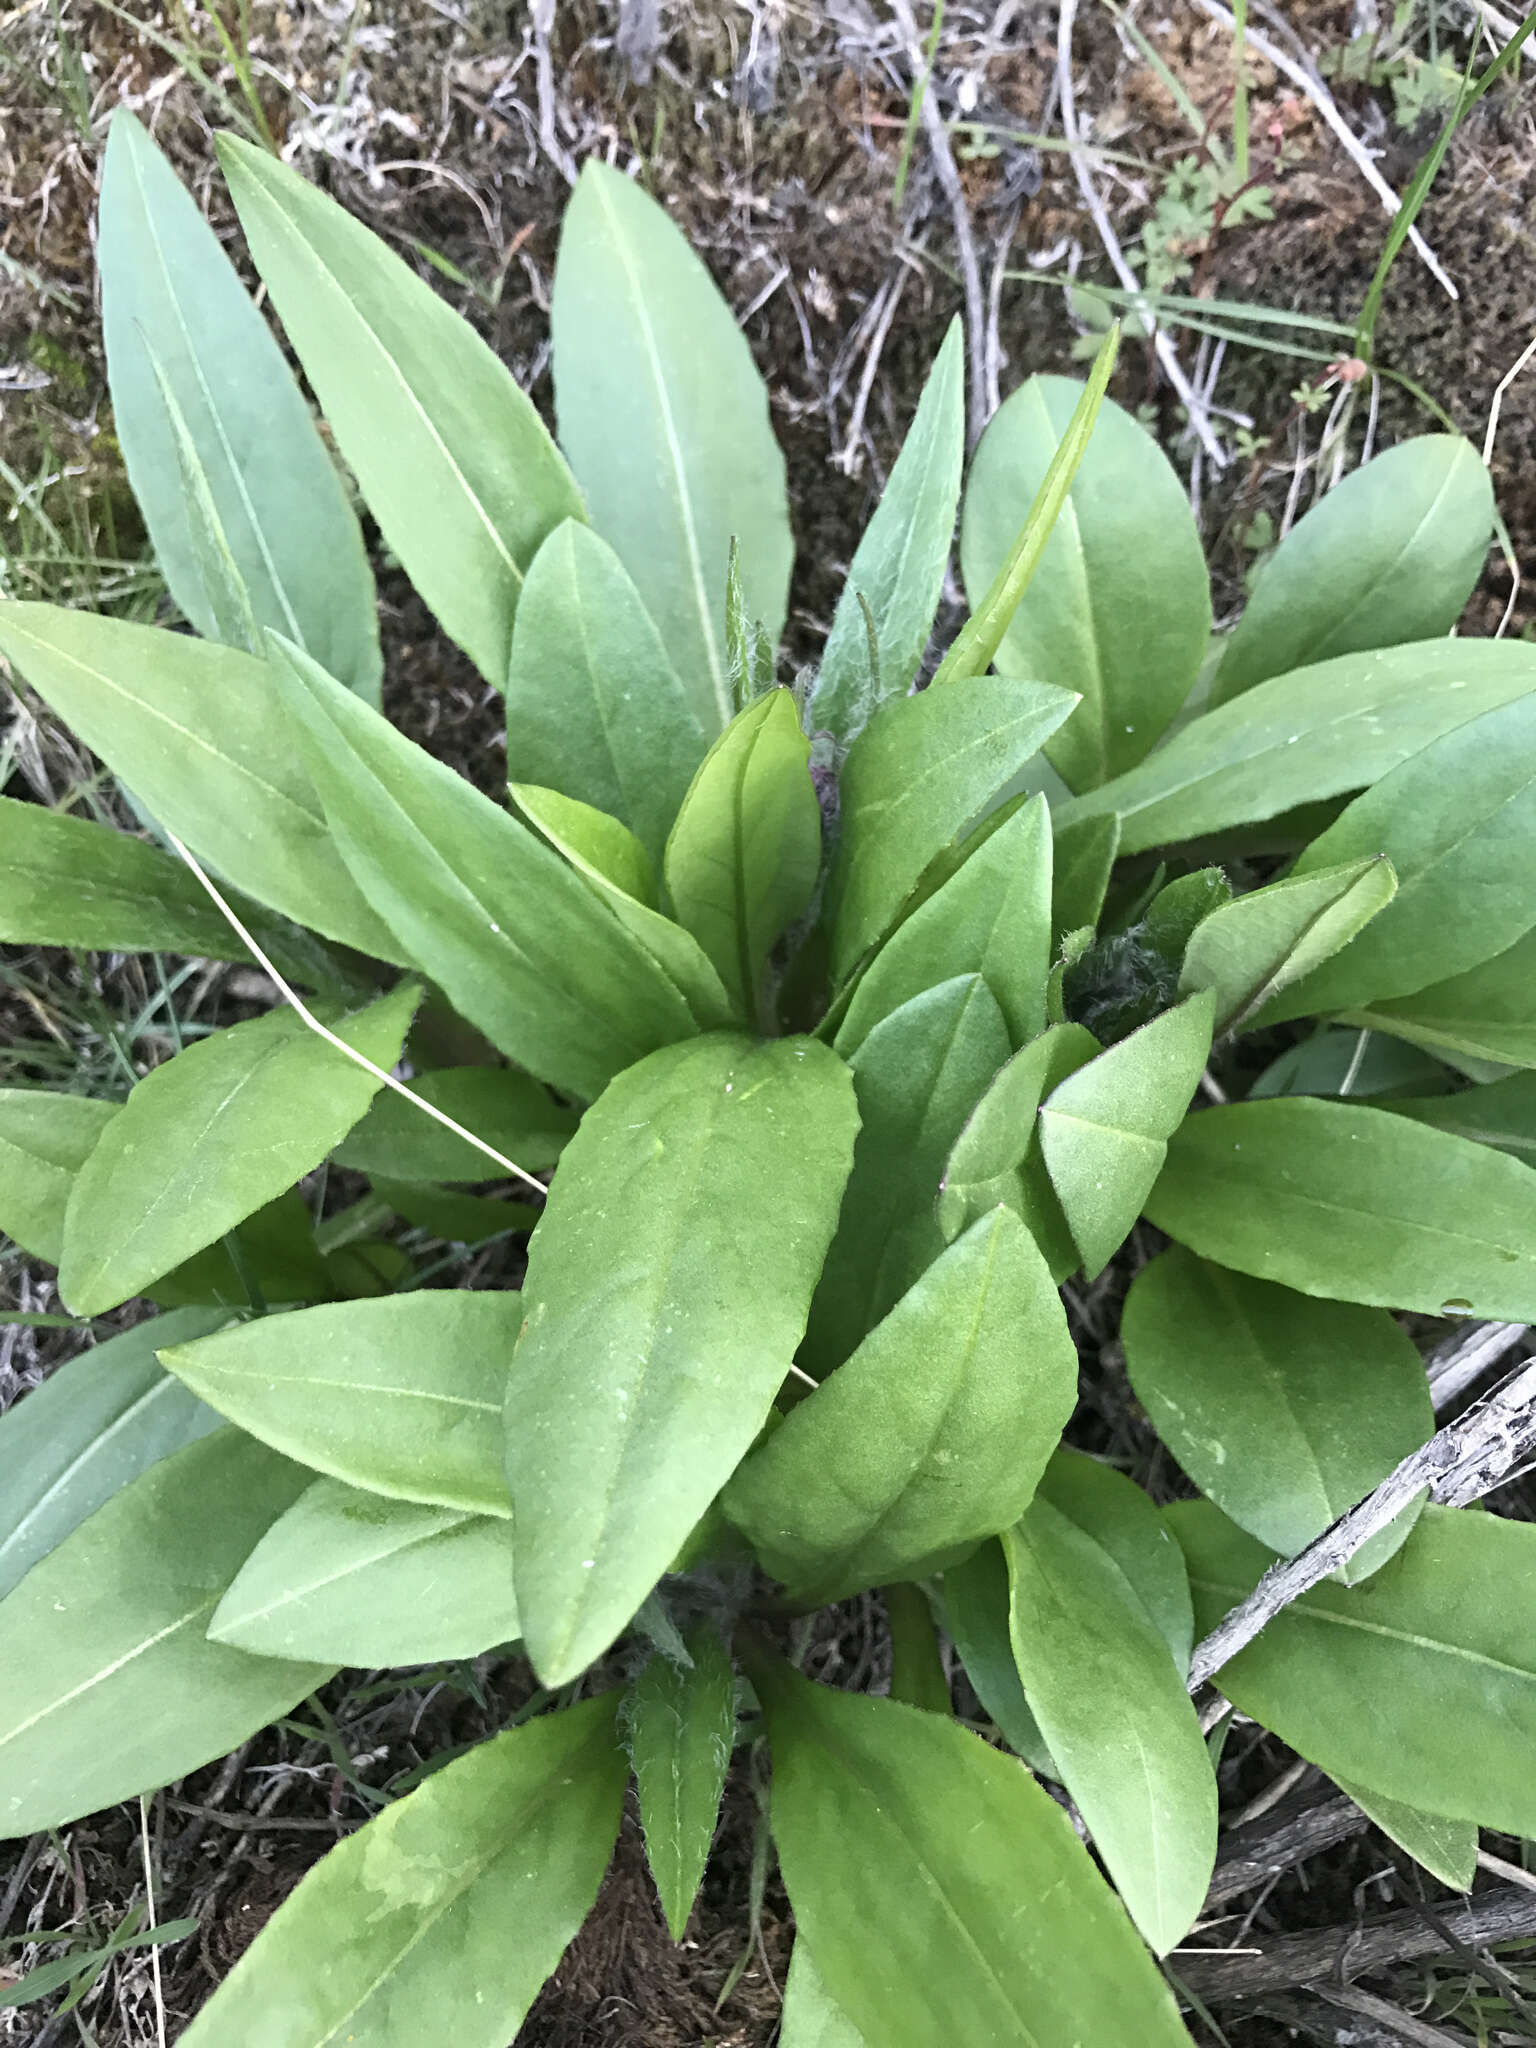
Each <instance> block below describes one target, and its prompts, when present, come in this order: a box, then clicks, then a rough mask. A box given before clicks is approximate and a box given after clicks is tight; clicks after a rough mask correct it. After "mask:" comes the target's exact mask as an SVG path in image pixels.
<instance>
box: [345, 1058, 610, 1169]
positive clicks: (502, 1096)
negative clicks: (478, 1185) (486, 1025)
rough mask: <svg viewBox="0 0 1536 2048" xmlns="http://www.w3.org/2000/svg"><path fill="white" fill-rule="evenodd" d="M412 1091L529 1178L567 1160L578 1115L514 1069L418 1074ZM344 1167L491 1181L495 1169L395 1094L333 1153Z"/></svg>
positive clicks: (378, 1103)
mask: <svg viewBox="0 0 1536 2048" xmlns="http://www.w3.org/2000/svg"><path fill="white" fill-rule="evenodd" d="M410 1087H411V1093H412V1094H413V1095H419V1096H420V1097H421V1099H422V1101H423V1102H430V1103H431V1104H432V1106H433V1108H434V1109H440V1110H441V1111H442V1112H443V1114H444V1115H445V1116H451V1117H452V1118H453V1120H454V1122H455V1123H457V1124H460V1125H462V1126H463V1128H464V1129H465V1130H467V1131H473V1132H474V1134H475V1136H476V1137H477V1138H482V1139H484V1141H485V1143H486V1144H488V1145H494V1146H495V1147H496V1149H497V1151H498V1152H503V1153H505V1154H506V1155H507V1156H508V1157H509V1158H511V1159H515V1160H516V1161H517V1163H518V1165H519V1166H521V1167H523V1168H524V1169H525V1170H526V1171H527V1172H529V1173H542V1172H543V1170H544V1168H545V1167H547V1166H553V1165H554V1163H555V1161H556V1160H557V1159H558V1158H559V1157H560V1153H561V1150H562V1149H563V1147H564V1145H565V1143H566V1140H567V1139H568V1138H569V1137H570V1135H571V1133H572V1132H573V1131H574V1130H575V1128H576V1112H575V1111H574V1110H572V1109H567V1108H565V1107H563V1106H562V1105H561V1104H560V1103H558V1102H556V1101H555V1100H554V1099H553V1097H552V1096H551V1095H550V1093H549V1091H548V1089H547V1088H541V1087H540V1085H539V1083H538V1082H537V1081H535V1080H532V1079H531V1078H530V1077H529V1076H528V1075H527V1074H518V1073H514V1072H513V1070H512V1069H511V1068H510V1067H441V1068H439V1069H438V1070H437V1071H436V1072H435V1073H430V1074H418V1075H417V1076H416V1077H415V1079H414V1080H413V1081H412V1082H411V1084H410ZM331 1157H332V1159H333V1160H334V1161H335V1162H336V1164H337V1165H338V1166H346V1167H350V1168H351V1169H352V1171H353V1172H355V1173H366V1174H369V1175H383V1176H384V1177H385V1178H386V1179H389V1180H411V1181H439V1180H450V1181H451V1180H464V1181H469V1180H485V1179H487V1178H489V1177H490V1176H491V1175H493V1174H494V1173H495V1171H496V1168H495V1163H494V1161H492V1160H489V1159H487V1158H486V1156H485V1154H484V1153H483V1152H481V1151H480V1150H479V1149H478V1148H477V1147H476V1146H474V1145H471V1144H468V1143H467V1142H466V1141H465V1140H464V1139H463V1138H458V1137H455V1136H454V1134H453V1132H452V1131H449V1130H445V1129H444V1128H443V1126H442V1125H441V1124H440V1123H438V1122H437V1120H436V1118H435V1117H430V1116H427V1115H425V1114H424V1113H423V1112H422V1111H421V1110H419V1109H418V1108H417V1107H416V1105H415V1103H413V1102H407V1101H406V1099H405V1097H404V1096H403V1095H398V1094H396V1092H395V1091H394V1089H392V1088H391V1089H387V1090H385V1091H384V1092H383V1093H381V1094H379V1095H376V1096H375V1097H374V1099H373V1105H372V1107H371V1108H370V1109H369V1111H368V1114H367V1115H366V1116H365V1117H364V1118H363V1119H362V1121H361V1122H360V1123H356V1124H354V1125H353V1126H352V1128H351V1130H350V1131H348V1133H347V1135H346V1136H345V1138H343V1139H342V1141H341V1143H340V1144H339V1145H338V1146H337V1147H336V1148H335V1150H334V1151H333V1152H332V1154H331Z"/></svg>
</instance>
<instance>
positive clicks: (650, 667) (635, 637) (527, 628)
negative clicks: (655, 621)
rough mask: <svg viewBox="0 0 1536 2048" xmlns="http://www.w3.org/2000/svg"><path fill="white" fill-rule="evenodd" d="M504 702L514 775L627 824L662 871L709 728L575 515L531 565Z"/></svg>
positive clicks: (626, 584) (611, 558) (609, 559)
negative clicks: (560, 793) (668, 839)
mask: <svg viewBox="0 0 1536 2048" xmlns="http://www.w3.org/2000/svg"><path fill="white" fill-rule="evenodd" d="M506 698H507V766H508V768H509V769H510V771H511V774H512V778H513V780H514V781H516V782H537V783H543V784H544V785H545V786H546V787H548V788H550V789H558V790H560V791H561V792H562V794H563V795H565V796H570V797H577V798H579V799H580V801H581V802H582V803H587V804H593V805H595V806H596V808H597V809H598V810H600V811H607V812H608V813H609V814H610V815H611V816H613V817H615V818H620V819H622V820H623V822H624V823H625V824H626V825H628V827H629V828H630V830H631V831H632V832H633V833H634V834H635V837H636V838H637V839H638V840H639V841H640V843H641V845H642V846H643V847H644V848H645V850H646V852H647V853H648V854H649V855H650V857H651V860H652V862H653V863H654V865H655V866H656V867H657V869H658V870H659V869H660V867H661V856H662V851H663V849H664V848H665V846H666V843H667V834H668V832H669V831H670V830H671V829H672V820H673V819H674V818H675V817H676V816H677V810H678V806H679V805H680V804H681V802H682V800H683V797H684V796H685V794H686V793H687V789H688V785H689V783H690V782H691V781H692V780H693V772H694V770H695V769H696V768H697V767H698V765H699V762H700V760H701V759H702V758H703V754H704V750H705V746H706V738H705V726H704V722H703V718H702V716H701V714H700V711H699V708H698V706H697V704H696V702H695V701H694V697H693V696H692V695H691V694H690V693H689V691H687V690H686V689H685V688H684V687H683V684H682V683H681V682H680V681H679V680H678V675H677V671H676V670H675V669H674V668H673V666H672V664H671V662H670V661H669V660H668V659H667V652H666V649H665V648H664V647H663V646H662V644H661V636H660V635H659V634H658V633H657V631H656V628H655V627H654V626H653V625H652V623H651V619H650V615H649V613H648V612H647V611H646V609H645V606H644V605H643V604H642V603H641V601H640V594H639V592H638V591H637V590H636V589H635V586H634V584H633V583H632V582H631V580H630V578H629V576H628V574H627V573H626V571H625V568H624V565H623V563H622V562H620V560H619V558H618V556H617V555H616V554H615V553H614V552H613V550H612V548H610V547H609V545H608V543H607V542H606V541H605V540H600V539H599V538H598V536H597V535H596V534H595V533H594V532H593V531H592V529H591V528H590V527H589V526H584V525H582V524H581V522H580V521H579V520H575V519H568V520H567V521H566V522H565V524H564V525H562V526H558V527H556V529H555V531H554V532H553V533H552V534H551V535H550V536H549V539H548V540H547V541H545V543H544V545H543V546H542V547H541V548H540V549H539V552H538V553H537V554H536V555H535V556H534V558H533V563H532V566H531V567H530V568H529V571H528V580H527V583H526V584H525V585H524V588H523V594H522V597H521V598H520V599H519V601H518V607H517V617H516V619H515V620H514V621H513V625H512V660H511V666H510V667H509V669H508V671H507V686H506Z"/></svg>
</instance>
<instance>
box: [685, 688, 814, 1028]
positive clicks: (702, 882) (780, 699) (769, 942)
mask: <svg viewBox="0 0 1536 2048" xmlns="http://www.w3.org/2000/svg"><path fill="white" fill-rule="evenodd" d="M809 755H810V743H809V741H808V740H807V739H806V737H805V734H804V733H803V732H802V731H801V730H800V718H799V714H798V712H797V711H796V709H795V700H794V697H793V695H792V694H791V692H790V691H788V690H769V691H766V692H765V693H764V694H763V695H762V696H761V697H759V698H758V699H757V700H756V701H755V702H754V703H752V704H749V705H748V706H747V708H746V710H745V711H742V712H739V713H738V714H737V716H736V717H735V718H733V719H732V720H731V723H730V724H729V725H728V726H727V727H726V729H725V731H724V732H723V733H721V735H720V737H719V738H718V739H717V740H716V741H715V743H714V745H713V746H712V747H711V748H710V750H709V752H708V754H706V755H705V757H704V760H703V762H702V763H701V764H700V767H699V772H698V774H697V775H695V777H694V778H693V782H692V784H691V785H690V787H689V790H688V794H687V795H686V796H685V797H684V799H683V806H682V809H681V810H680V811H679V812H678V814H677V822H676V824H674V825H673V827H672V833H671V837H670V838H669V839H668V840H667V856H666V878H667V892H668V894H669V895H670V896H671V899H672V907H673V909H674V911H675V912H676V914H677V918H678V922H679V923H680V924H682V925H684V926H686V927H687V929H688V931H689V932H691V933H692V934H693V936H694V937H695V938H696V939H697V941H698V942H699V944H700V945H701V946H702V947H703V949H704V952H705V953H706V954H707V955H708V957H709V960H710V962H711V963H712V965H713V966H714V968H715V971H716V973H717V974H718V975H719V977H720V980H721V981H722V982H723V984H724V985H725V987H726V988H727V989H728V990H729V991H730V995H731V1000H732V1002H733V1003H734V1004H735V1006H736V1010H737V1014H738V1016H739V1017H741V1018H743V1019H746V1020H749V1021H752V1022H755V1021H756V1020H757V1017H758V1012H759V1006H760V1003H761V999H762V985H763V976H764V973H765V971H766V969H767V964H768V955H769V952H770V951H771V949H772V947H773V945H774V942H775V941H776V940H777V939H778V938H779V937H780V936H781V935H782V934H783V933H784V932H785V931H787V930H788V929H789V927H790V925H792V924H793V923H794V922H795V920H796V919H797V918H799V917H801V916H803V915H804V913H805V911H806V909H807V908H808V906H809V904H810V900H811V895H812V892H813V891H814V889H815V887H816V874H817V870H818V868H819V867H820V865H821V806H820V805H819V804H818V802H817V800H816V790H815V786H814V785H813V783H812V781H811V775H810V768H809V765H808V763H809ZM712 1021H715V1020H712Z"/></svg>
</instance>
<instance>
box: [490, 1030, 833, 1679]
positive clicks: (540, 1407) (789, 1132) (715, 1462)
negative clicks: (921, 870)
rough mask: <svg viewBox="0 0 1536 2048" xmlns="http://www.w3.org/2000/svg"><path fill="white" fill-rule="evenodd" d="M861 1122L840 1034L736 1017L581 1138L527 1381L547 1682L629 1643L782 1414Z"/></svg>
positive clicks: (522, 1556) (511, 1419)
mask: <svg viewBox="0 0 1536 2048" xmlns="http://www.w3.org/2000/svg"><path fill="white" fill-rule="evenodd" d="M856 1128H857V1113H856V1110H855V1106H854V1094H853V1084H852V1082H851V1080H850V1078H849V1075H848V1070H847V1069H846V1068H845V1067H844V1066H843V1064H842V1062H841V1061H840V1060H839V1059H838V1058H837V1057H836V1055H835V1054H833V1053H831V1052H829V1051H828V1050H827V1049H826V1048H825V1047H824V1046H820V1045H817V1044H816V1043H815V1042H814V1041H813V1040H809V1039H778V1040H774V1041H772V1042H769V1043H765V1044H755V1043H753V1042H752V1041H750V1040H748V1039H745V1038H741V1037H737V1036H735V1035H734V1034H729V1033H722V1034H719V1035H717V1036H712V1037H709V1038H702V1039H698V1040H695V1041H694V1042H693V1043H692V1044H690V1045H684V1046H675V1047H670V1048H668V1049H667V1050H665V1051H663V1052H660V1053H654V1054H652V1056H651V1057H650V1058H649V1059H648V1060H643V1061H641V1062H640V1064H639V1065H637V1066H635V1067H632V1068H631V1069H630V1070H629V1071H628V1072H627V1073H625V1074H621V1075H620V1076H619V1078H618V1080H617V1081H615V1082H613V1083H612V1084H611V1086H610V1087H609V1088H608V1090H607V1092H606V1093H605V1094H604V1095H603V1097H602V1099H601V1101H600V1102H598V1103H597V1104H596V1105H595V1106H594V1107H593V1108H592V1109H591V1110H589V1111H588V1113H587V1115H586V1116H585V1117H584V1118H583V1119H582V1123H581V1128H580V1129H579V1130H578V1131H577V1133H576V1136H575V1137H574V1138H573V1139H572V1140H571V1142H570V1144H569V1145H568V1146H567V1147H566V1150H565V1154H564V1156H563V1158H562V1159H561V1162H560V1170H559V1172H558V1173H557V1174H556V1176H555V1181H554V1186H553V1188H552V1189H551V1192H550V1198H549V1202H548V1204H547V1206H546V1208H545V1210H544V1214H543V1217H542V1219H541V1221H540V1223H539V1227H538V1229H537V1230H536V1231H535V1232H534V1234H533V1242H532V1244H531V1246H530V1248H529V1255H528V1278H527V1281H526V1283H525V1285H524V1289H523V1295H522V1301H523V1305H524V1309H525V1314H526V1321H525V1323H524V1326H523V1332H522V1335H521V1337H520V1338H519V1340H518V1345H517V1352H516V1356H515V1358H514V1359H513V1362H512V1373H511V1377H510V1379H509V1380H508V1382H507V1387H506V1429H507V1477H508V1481H509V1484H510V1487H511V1494H512V1503H513V1512H514V1518H515V1535H516V1585H517V1601H518V1608H519V1611H520V1613H521V1615H522V1620H523V1633H524V1637H525V1640H526V1641H527V1644H528V1651H529V1655H530V1656H531V1657H532V1659H533V1662H534V1666H535V1669H536V1670H537V1671H538V1672H539V1674H540V1676H541V1678H542V1679H543V1680H544V1682H545V1683H546V1684H548V1685H563V1684H565V1683H566V1682H567V1681H568V1680H569V1679H571V1678H574V1677H575V1676H576V1675H577V1673H578V1672H580V1671H583V1670H585V1669H586V1667H587V1665H588V1664H590V1663H591V1661H592V1660H593V1658H594V1657H598V1656H601V1654H602V1653H603V1651H604V1650H606V1649H607V1648H608V1646H609V1644H610V1643H611V1642H612V1641H613V1639H614V1637H615V1636H616V1635H617V1634H618V1632H619V1630H620V1629H621V1628H622V1627H623V1626H624V1624H625V1623H626V1622H627V1621H628V1620H629V1618H630V1616H631V1615H632V1614H633V1613H634V1612H635V1610H636V1608H638V1607H639V1605H640V1603H641V1601H642V1600H643V1599H644V1598H645V1596H646V1594H647V1593H649V1592H650V1590H651V1588H652V1587H653V1586H654V1585H655V1583H656V1581H657V1580H658V1579H659V1578H660V1577H661V1575H662V1573H663V1572H664V1571H665V1570H666V1569H667V1567H668V1565H669V1564H670V1563H671V1561H672V1559H673V1557H674V1556H675V1555H676V1554H677V1551H678V1549H679V1548H680V1546H681V1544H682V1543H683V1540H684V1538H685V1537H686V1536H687V1535H688V1533H689V1531H690V1530H691V1529H692V1528H693V1526H694V1524H695V1523H696V1522H697V1521H698V1519H699V1517H700V1516H701V1515H702V1514H703V1513H704V1510H705V1509H706V1508H707V1507H708V1506H709V1504H710V1502H711V1501H712V1500H713V1499H714V1497H715V1495H716V1494H717V1493H718V1492H719V1490H720V1488H721V1486H722V1485H723V1484H724V1483H725V1481H726V1480H727V1479H728V1478H729V1476H730V1474H731V1472H732V1471H733V1470H734V1468H735V1466H736V1465H737V1464H738V1463H739V1462H740V1460H741V1458H742V1456H743V1455H744V1454H745V1452H746V1450H747V1449H748V1447H749V1446H750V1444H751V1442H752V1440H753V1438H754V1437H755V1436H756V1435H757V1432H758V1430H759V1429H760V1428H761V1427H762V1425H763V1423H764V1421H765V1420H766V1419H767V1415H768V1411H769V1408H770V1407H771V1406H772V1403H773V1397H774V1395H775V1394H776V1393H777V1391H778V1389H779V1387H780V1385H781V1384H782V1382H783V1380H784V1377H785V1374H786V1373H787V1372H788V1369H789V1366H790V1362H791V1360H792V1359H793V1357H794V1352H795V1346H796V1344H797V1343H798V1342H799V1339H800V1335H801V1332H802V1330H803V1329H804V1327H805V1317H806V1311H807V1309H808V1307H809V1305H810V1298H811V1289H812V1288H813V1286H814V1285H815V1282H816V1275H817V1273H818V1272H819V1271H820V1269H821V1263H822V1259H823V1257H824V1256H825V1253H826V1249H827V1244H828V1241H829V1240H830V1238H831V1235H832V1230H833V1226H834V1224H835V1223H836V1220H837V1211H838V1204H839V1202H840V1201H841V1199H842V1193H843V1185H844V1182H845V1181H846V1180H847V1178H848V1168H849V1163H850V1160H851V1157H852V1151H853V1136H854V1131H855V1129H856ZM790 1186H793V1188H794V1191H795V1197H794V1201H793V1202H792V1203H785V1204H783V1205H780V1206H778V1207H772V1212H771V1214H770V1212H769V1211H768V1210H765V1208H764V1206H763V1203H764V1191H765V1190H766V1189H772V1188H779V1187H785V1188H787V1187H790ZM770 1206H771V1205H770Z"/></svg>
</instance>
